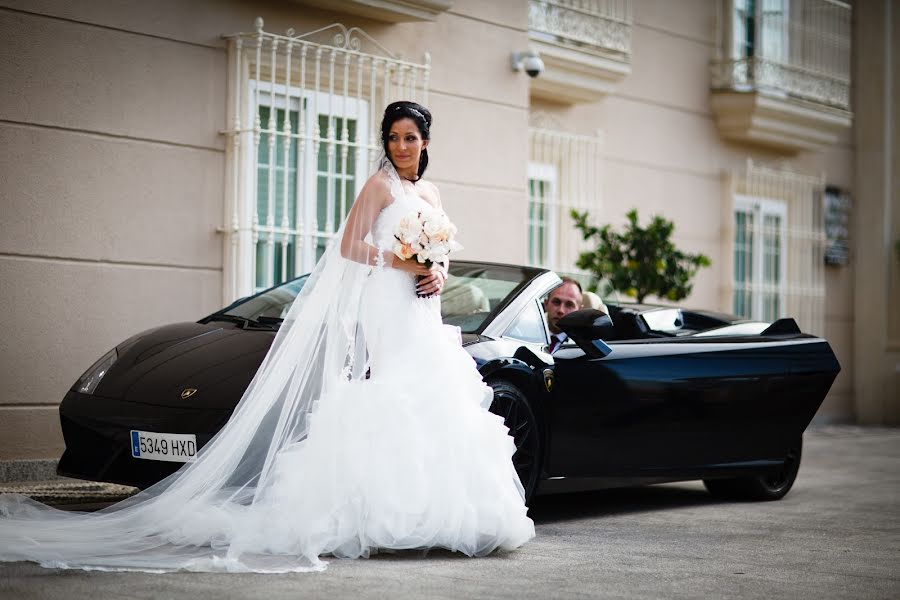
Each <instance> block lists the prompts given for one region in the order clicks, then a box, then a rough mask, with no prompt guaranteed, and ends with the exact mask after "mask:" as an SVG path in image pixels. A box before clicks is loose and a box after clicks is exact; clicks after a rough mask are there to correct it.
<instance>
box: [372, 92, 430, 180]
mask: <svg viewBox="0 0 900 600" xmlns="http://www.w3.org/2000/svg"><path fill="white" fill-rule="evenodd" d="M400 119H412V120H413V122H414V123H415V124H416V127H418V128H419V134H420V135H421V136H422V139H423V140H430V139H431V133H430V132H429V129H430V128H431V112H430V111H429V110H428V109H427V108H425V107H424V106H422V105H421V104H416V103H415V102H409V101H407V100H401V101H400V102H392V103H390V104H388V106H387V108H385V109H384V118H382V119H381V145H382V146H383V147H384V154H385V156H387V158H388V160H389V161H391V164H394V159H392V158H391V153H390V152H388V137H389V136H390V134H391V125H393V124H394V123H396V122H397V121H399V120H400ZM394 166H395V167H396V166H397V165H394ZM426 167H428V149H427V148H422V154H421V156H420V157H419V172H418V173H417V174H416V180H417V181H418V180H419V179H421V178H422V173H424V172H425V168H426Z"/></svg>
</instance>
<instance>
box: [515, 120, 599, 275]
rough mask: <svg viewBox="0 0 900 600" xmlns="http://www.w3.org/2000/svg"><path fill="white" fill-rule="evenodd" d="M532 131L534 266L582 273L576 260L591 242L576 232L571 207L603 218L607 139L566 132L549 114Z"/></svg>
mask: <svg viewBox="0 0 900 600" xmlns="http://www.w3.org/2000/svg"><path fill="white" fill-rule="evenodd" d="M531 124H532V126H531V128H530V129H529V168H528V196H529V197H528V209H529V214H528V221H527V226H528V260H529V262H531V263H532V264H533V265H535V266H541V267H546V268H549V269H554V270H558V271H563V272H566V273H575V272H578V269H576V267H575V262H576V261H577V260H578V255H579V254H580V253H581V252H583V251H584V250H585V249H586V248H587V245H586V243H585V242H584V240H583V239H582V236H581V234H580V233H578V232H577V231H576V230H575V226H574V221H573V220H572V217H571V216H570V212H571V211H572V209H576V210H578V211H579V212H583V211H588V212H589V213H590V215H591V217H593V218H594V219H597V218H599V217H600V210H601V208H602V206H603V202H602V192H601V185H602V166H603V157H602V154H601V151H602V138H601V136H600V133H599V132H598V133H597V135H593V136H591V135H579V134H572V133H566V132H563V131H561V128H560V127H559V125H558V123H555V122H554V119H553V118H552V117H550V116H549V115H546V114H544V113H535V114H534V115H532V118H531Z"/></svg>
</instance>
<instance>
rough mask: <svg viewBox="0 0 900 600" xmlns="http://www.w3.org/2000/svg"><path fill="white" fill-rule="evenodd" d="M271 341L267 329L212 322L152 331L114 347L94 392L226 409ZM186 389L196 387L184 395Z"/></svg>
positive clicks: (238, 395) (146, 401)
mask: <svg viewBox="0 0 900 600" xmlns="http://www.w3.org/2000/svg"><path fill="white" fill-rule="evenodd" d="M274 339H275V332H274V331H271V330H248V329H240V328H238V327H235V326H233V325H231V324H222V323H215V322H213V323H209V324H203V323H176V324H173V325H166V326H164V327H159V328H157V329H151V330H150V331H147V332H144V333H143V334H139V335H138V336H135V337H134V338H131V339H130V340H128V341H126V342H124V343H123V344H121V345H120V346H119V347H118V349H119V358H118V360H117V361H116V362H115V363H114V364H113V366H112V367H111V368H110V370H109V372H108V373H107V374H106V376H105V377H104V378H103V380H102V381H101V382H100V385H99V386H98V387H97V390H96V392H95V393H96V394H97V395H98V396H103V397H106V398H115V399H120V400H125V401H127V402H139V403H142V404H151V405H156V406H169V407H180V408H183V407H185V406H190V407H194V408H206V409H209V408H213V409H226V410H231V409H233V408H234V406H235V405H236V404H237V402H238V401H239V400H240V399H241V396H242V395H243V393H244V390H246V389H247V386H248V385H250V381H251V380H252V379H253V375H254V374H255V373H256V371H257V369H258V368H259V365H260V364H261V363H262V360H263V357H265V355H266V352H267V351H268V350H269V346H271V344H272V341H273V340H274ZM190 389H194V390H196V391H195V392H193V393H191V394H190V395H187V392H186V391H185V390H190ZM183 395H187V397H185V398H183V397H182V396H183Z"/></svg>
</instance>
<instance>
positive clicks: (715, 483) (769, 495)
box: [703, 438, 803, 501]
mask: <svg viewBox="0 0 900 600" xmlns="http://www.w3.org/2000/svg"><path fill="white" fill-rule="evenodd" d="M802 454H803V439H802V438H801V439H799V440H797V443H796V444H795V445H793V446H791V449H790V450H788V452H787V455H786V456H785V457H784V462H783V463H782V464H781V465H780V466H779V467H777V468H775V469H774V470H772V471H771V472H770V473H767V474H765V475H758V476H756V477H735V478H733V479H704V480H703V485H705V486H706V489H707V490H708V491H709V493H710V494H712V495H713V496H715V497H717V498H723V499H728V500H757V501H760V500H762V501H766V500H781V499H782V498H784V496H785V494H787V493H788V492H789V491H790V490H791V487H792V486H793V485H794V480H795V479H797V472H798V471H799V470H800V458H801V456H802Z"/></svg>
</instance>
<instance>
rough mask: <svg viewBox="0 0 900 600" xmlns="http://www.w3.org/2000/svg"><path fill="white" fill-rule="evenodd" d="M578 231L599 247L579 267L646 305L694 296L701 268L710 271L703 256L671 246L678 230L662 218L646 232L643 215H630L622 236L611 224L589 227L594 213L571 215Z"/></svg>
mask: <svg viewBox="0 0 900 600" xmlns="http://www.w3.org/2000/svg"><path fill="white" fill-rule="evenodd" d="M571 216H572V218H573V219H574V220H575V228H576V229H578V230H579V231H581V234H582V236H584V239H585V240H590V239H593V240H594V242H595V243H596V248H595V249H594V250H591V251H589V252H583V253H581V255H580V256H579V257H578V261H577V262H576V264H577V265H578V268H580V269H584V270H586V271H590V272H591V273H593V274H594V275H595V276H596V277H597V278H598V279H603V278H605V279H607V280H608V281H609V282H610V284H611V285H612V287H613V288H615V289H616V290H618V291H620V292H623V293H625V294H627V295H628V296H631V297H633V298H636V299H637V301H638V302H643V301H644V298H646V297H647V296H648V295H651V294H652V295H654V296H657V297H658V298H666V299H668V300H672V301H676V300H681V299H683V298H685V297H686V296H687V295H688V294H690V293H691V288H692V287H693V283H692V282H691V280H692V279H693V277H694V275H696V273H697V271H698V270H699V269H700V268H701V267H708V266H709V264H710V261H709V258H707V257H706V256H705V255H703V254H687V253H685V252H682V251H681V250H679V249H678V248H676V247H675V245H674V244H673V243H672V242H671V241H670V239H669V238H670V237H671V236H672V232H673V231H674V230H675V225H674V224H673V223H672V222H671V221H667V220H665V219H663V218H662V217H660V216H659V215H657V216H654V217H653V218H652V219H651V221H650V224H649V225H648V226H647V227H646V228H642V227H641V226H640V225H638V214H637V210H631V211H630V212H629V213H628V226H627V227H626V228H625V230H624V231H623V232H622V233H617V232H615V231H613V230H612V228H611V227H610V226H609V225H604V226H603V227H599V228H598V227H594V226H593V225H589V224H588V222H587V221H588V213H587V212H583V213H579V212H578V211H576V210H572V212H571Z"/></svg>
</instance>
